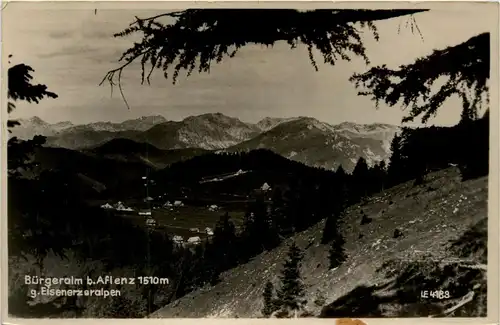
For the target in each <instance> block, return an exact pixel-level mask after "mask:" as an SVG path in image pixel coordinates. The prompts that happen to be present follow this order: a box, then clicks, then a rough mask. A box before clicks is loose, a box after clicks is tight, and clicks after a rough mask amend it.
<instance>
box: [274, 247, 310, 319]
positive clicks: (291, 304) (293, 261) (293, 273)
mask: <svg viewBox="0 0 500 325" xmlns="http://www.w3.org/2000/svg"><path fill="white" fill-rule="evenodd" d="M302 258H303V255H302V251H301V250H300V248H299V247H298V246H297V245H296V244H295V243H292V244H291V245H290V248H289V251H288V256H287V259H286V261H285V263H284V264H283V270H282V274H281V276H280V280H281V287H280V289H279V290H278V303H279V307H280V314H282V316H284V317H289V316H291V313H293V314H295V315H297V314H298V312H300V311H302V310H303V308H304V306H305V304H306V301H305V300H304V296H305V288H304V284H303V283H302V278H301V275H300V266H301V261H302Z"/></svg>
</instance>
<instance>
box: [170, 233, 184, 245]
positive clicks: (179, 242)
mask: <svg viewBox="0 0 500 325" xmlns="http://www.w3.org/2000/svg"><path fill="white" fill-rule="evenodd" d="M172 240H173V241H174V243H175V244H177V245H182V243H184V237H182V236H179V235H175V236H174V237H172Z"/></svg>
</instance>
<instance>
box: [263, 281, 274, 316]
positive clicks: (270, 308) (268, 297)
mask: <svg viewBox="0 0 500 325" xmlns="http://www.w3.org/2000/svg"><path fill="white" fill-rule="evenodd" d="M262 297H263V298H264V307H263V308H262V315H263V316H264V317H269V316H271V315H272V313H273V312H275V311H276V300H275V297H274V286H273V283H272V282H271V281H267V282H266V285H265V287H264V292H263V294H262Z"/></svg>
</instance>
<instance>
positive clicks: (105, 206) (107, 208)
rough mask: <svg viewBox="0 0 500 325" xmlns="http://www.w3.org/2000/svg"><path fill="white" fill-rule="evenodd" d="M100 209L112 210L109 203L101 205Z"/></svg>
mask: <svg viewBox="0 0 500 325" xmlns="http://www.w3.org/2000/svg"><path fill="white" fill-rule="evenodd" d="M101 208H102V209H106V210H109V209H113V206H112V205H111V204H109V203H106V204H103V205H101Z"/></svg>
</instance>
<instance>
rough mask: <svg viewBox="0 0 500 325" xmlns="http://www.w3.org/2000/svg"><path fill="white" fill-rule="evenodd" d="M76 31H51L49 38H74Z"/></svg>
mask: <svg viewBox="0 0 500 325" xmlns="http://www.w3.org/2000/svg"><path fill="white" fill-rule="evenodd" d="M75 32H76V31H74V30H55V31H51V32H50V33H49V38H53V39H65V38H72V37H74V36H75Z"/></svg>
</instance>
